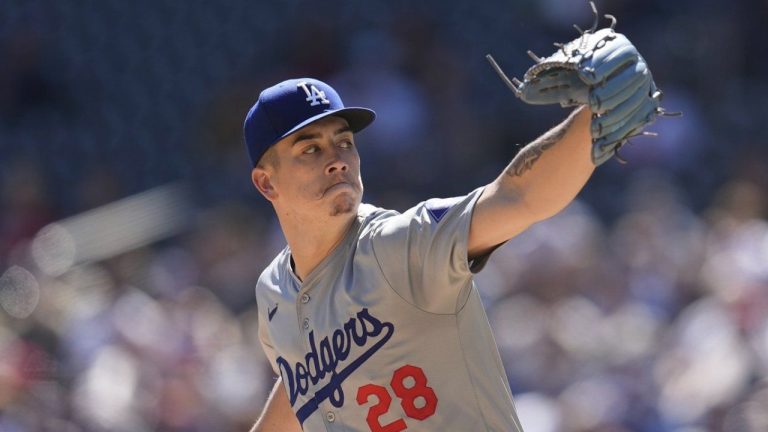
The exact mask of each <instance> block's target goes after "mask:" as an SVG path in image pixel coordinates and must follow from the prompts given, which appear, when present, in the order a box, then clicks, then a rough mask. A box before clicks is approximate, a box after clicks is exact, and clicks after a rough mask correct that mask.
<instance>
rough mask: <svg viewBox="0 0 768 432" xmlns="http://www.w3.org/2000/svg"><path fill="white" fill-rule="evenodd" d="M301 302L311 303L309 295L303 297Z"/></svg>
mask: <svg viewBox="0 0 768 432" xmlns="http://www.w3.org/2000/svg"><path fill="white" fill-rule="evenodd" d="M301 302H302V303H305V304H306V303H309V294H304V295H302V296H301Z"/></svg>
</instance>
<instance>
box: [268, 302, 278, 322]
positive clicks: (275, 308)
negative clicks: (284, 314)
mask: <svg viewBox="0 0 768 432" xmlns="http://www.w3.org/2000/svg"><path fill="white" fill-rule="evenodd" d="M276 313H277V304H276V305H275V307H274V308H273V309H270V308H267V315H269V320H270V321H272V317H273V316H275V314H276Z"/></svg>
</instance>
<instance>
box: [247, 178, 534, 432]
mask: <svg viewBox="0 0 768 432" xmlns="http://www.w3.org/2000/svg"><path fill="white" fill-rule="evenodd" d="M481 192H482V189H477V190H475V191H473V192H472V193H470V194H469V195H467V196H464V197H458V198H450V199H431V200H428V201H426V202H423V203H420V204H419V205H417V206H415V207H413V208H411V209H410V210H408V211H406V212H404V213H402V214H400V213H397V212H395V211H391V210H384V209H380V208H376V207H373V206H370V205H367V204H362V205H360V208H359V211H358V216H357V219H356V220H355V222H354V224H353V226H352V227H351V228H350V230H349V231H348V233H347V234H346V236H345V238H344V239H343V240H342V242H341V243H340V244H339V245H338V246H337V247H336V249H334V251H333V252H332V253H331V254H330V255H329V256H328V257H326V258H325V259H324V260H323V261H322V262H321V263H320V264H319V265H318V266H317V268H315V269H314V270H313V271H312V273H311V274H309V275H308V276H307V277H306V278H305V280H304V281H303V282H302V281H300V280H299V279H298V278H297V277H296V275H295V273H294V272H293V271H292V266H291V259H290V250H289V249H288V248H286V249H285V250H283V251H282V252H281V253H280V254H279V255H278V256H277V257H276V258H275V260H274V261H272V263H271V264H270V265H269V266H268V267H267V269H266V270H265V271H264V273H262V275H261V277H260V278H259V282H258V284H257V287H256V298H257V302H258V307H259V337H260V339H261V343H262V345H263V347H264V350H265V352H266V354H267V357H268V358H269V360H270V362H271V363H272V367H273V369H274V370H275V373H277V374H279V375H280V376H282V379H283V385H284V386H285V390H286V392H287V394H288V397H289V399H290V403H291V405H292V407H293V410H294V412H295V413H296V416H297V418H298V419H299V421H300V422H301V424H302V426H303V428H304V430H305V431H371V432H381V431H386V432H397V431H408V432H417V431H480V430H484V431H504V432H508V431H513V432H521V431H522V428H521V426H520V422H519V420H518V418H517V414H516V412H515V408H514V404H513V402H512V394H511V391H510V389H509V385H508V383H507V379H506V374H505V372H504V368H503V366H502V364H501V359H500V357H499V353H498V349H497V348H496V343H495V341H494V339H493V336H492V334H491V329H490V326H489V324H488V318H487V317H486V315H485V311H484V310H483V307H482V304H481V302H480V296H479V294H478V292H477V289H476V288H475V286H474V283H473V280H472V272H473V270H475V271H477V270H478V267H480V266H481V264H480V265H478V263H477V262H474V263H470V262H468V260H467V238H468V234H469V226H470V220H471V217H472V210H473V208H474V205H475V202H476V201H477V199H478V197H479V196H480V194H481Z"/></svg>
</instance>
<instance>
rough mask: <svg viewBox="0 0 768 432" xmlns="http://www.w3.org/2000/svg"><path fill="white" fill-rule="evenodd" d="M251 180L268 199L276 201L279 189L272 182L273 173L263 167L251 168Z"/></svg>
mask: <svg viewBox="0 0 768 432" xmlns="http://www.w3.org/2000/svg"><path fill="white" fill-rule="evenodd" d="M251 181H252V182H253V185H254V186H255V187H256V189H258V190H259V192H260V193H261V194H262V195H264V198H266V199H267V200H268V201H274V200H275V199H276V198H277V191H276V190H275V186H274V185H273V184H272V173H270V172H268V171H267V170H266V169H264V168H261V167H256V168H254V169H253V170H251Z"/></svg>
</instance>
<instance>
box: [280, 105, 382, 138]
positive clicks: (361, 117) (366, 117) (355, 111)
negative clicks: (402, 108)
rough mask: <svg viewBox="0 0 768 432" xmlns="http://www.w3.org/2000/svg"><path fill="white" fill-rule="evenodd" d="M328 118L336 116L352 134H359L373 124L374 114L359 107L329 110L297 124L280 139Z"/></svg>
mask: <svg viewBox="0 0 768 432" xmlns="http://www.w3.org/2000/svg"><path fill="white" fill-rule="evenodd" d="M329 116H336V117H341V118H343V119H344V120H346V121H347V123H349V128H350V129H352V132H355V133H357V132H360V131H361V130H363V129H365V128H366V127H367V126H368V125H370V124H371V123H373V121H374V120H375V119H376V113H375V112H374V111H373V110H370V109H368V108H361V107H346V108H341V109H337V110H330V111H326V112H323V113H322V114H318V115H316V116H313V117H310V118H308V119H306V120H304V121H303V122H301V123H299V124H297V125H296V126H294V127H293V129H291V130H289V131H288V132H286V133H284V134H283V135H282V136H281V137H280V139H283V138H285V137H287V136H288V135H290V134H292V133H294V132H296V131H298V130H299V129H301V128H303V127H305V126H308V125H309V124H311V123H314V122H316V121H318V120H320V119H323V118H326V117H329Z"/></svg>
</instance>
